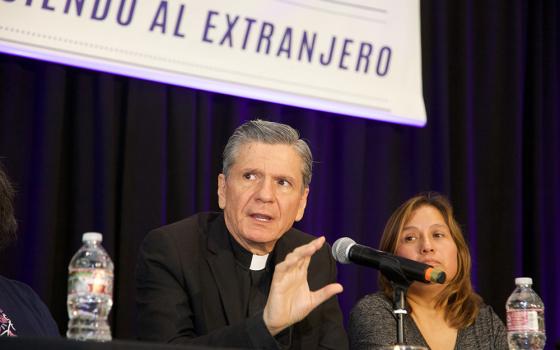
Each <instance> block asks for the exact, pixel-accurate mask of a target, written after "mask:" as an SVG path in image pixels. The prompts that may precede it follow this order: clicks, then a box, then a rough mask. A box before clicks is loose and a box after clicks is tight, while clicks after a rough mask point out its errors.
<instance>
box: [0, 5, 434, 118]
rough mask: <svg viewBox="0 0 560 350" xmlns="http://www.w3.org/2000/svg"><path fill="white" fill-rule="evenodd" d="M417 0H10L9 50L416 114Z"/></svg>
mask: <svg viewBox="0 0 560 350" xmlns="http://www.w3.org/2000/svg"><path fill="white" fill-rule="evenodd" d="M419 12H420V4H419V1H418V0H237V1H232V0H204V1H202V0H197V1H194V0H0V51H2V52H5V53H10V54H16V55H22V56H26V57H32V58H37V59H42V60H47V61H53V62H60V63H64V64H69V65H75V66H79V67H84V68H90V69H95V70H101V71H106V72H111V73H116V74H124V75H128V76H132V77H137V78H142V79H149V80H154V81H159V82H164V83H171V84H176V85H181V86H187V87H192V88H197V89H203V90H209V91H216V92H220V93H226V94H231V95H236V96H243V97H249V98H254V99H259V100H265V101H271V102H276V103H282V104H288V105H294V106H299V107H305V108H312V109H318V110H322V111H327V112H334V113H340V114H346V115H352V116H358V117H363V118H369V119H377V120H384V121H390V122H397V123H403V124H410V125H416V126H423V125H424V124H425V123H426V112H425V108H424V101H423V97H422V74H421V57H420V53H421V50H420V13H419Z"/></svg>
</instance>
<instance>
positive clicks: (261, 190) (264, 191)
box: [256, 178, 274, 202]
mask: <svg viewBox="0 0 560 350" xmlns="http://www.w3.org/2000/svg"><path fill="white" fill-rule="evenodd" d="M256 194H257V200H260V201H263V202H270V201H272V200H273V199H274V181H273V180H272V179H268V178H264V179H263V180H262V181H261V182H260V183H259V187H258V189H257V193H256Z"/></svg>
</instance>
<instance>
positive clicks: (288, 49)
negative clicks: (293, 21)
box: [276, 27, 292, 58]
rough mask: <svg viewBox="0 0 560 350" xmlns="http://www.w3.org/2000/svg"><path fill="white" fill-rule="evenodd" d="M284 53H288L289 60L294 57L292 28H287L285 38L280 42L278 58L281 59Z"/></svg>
mask: <svg viewBox="0 0 560 350" xmlns="http://www.w3.org/2000/svg"><path fill="white" fill-rule="evenodd" d="M282 52H284V53H286V55H287V56H288V58H290V56H291V55H292V28H291V27H287V28H286V31H284V36H283V37H282V40H281V41H280V46H279V47H278V51H277V52H276V56H278V57H280V54H282Z"/></svg>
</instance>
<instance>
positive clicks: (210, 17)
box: [202, 11, 219, 43]
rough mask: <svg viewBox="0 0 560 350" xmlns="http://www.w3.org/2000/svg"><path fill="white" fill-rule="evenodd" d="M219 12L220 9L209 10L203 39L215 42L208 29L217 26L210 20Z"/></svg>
mask: <svg viewBox="0 0 560 350" xmlns="http://www.w3.org/2000/svg"><path fill="white" fill-rule="evenodd" d="M218 13H219V12H218V11H208V16H207V17H206V25H205V26H204V34H202V41H206V42H207V43H213V41H212V39H209V38H208V29H210V28H216V26H215V25H213V24H210V20H211V19H212V16H214V15H217V14H218Z"/></svg>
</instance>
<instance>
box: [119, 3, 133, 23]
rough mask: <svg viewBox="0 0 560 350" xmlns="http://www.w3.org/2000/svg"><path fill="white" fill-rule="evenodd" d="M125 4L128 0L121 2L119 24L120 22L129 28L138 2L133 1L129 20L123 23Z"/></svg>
mask: <svg viewBox="0 0 560 350" xmlns="http://www.w3.org/2000/svg"><path fill="white" fill-rule="evenodd" d="M125 2H126V0H121V6H119V13H118V14H117V22H119V24H120V25H123V26H127V25H129V24H130V21H132V16H133V15H134V8H135V7H136V0H132V4H131V5H130V10H129V11H128V18H127V19H126V21H123V19H122V18H121V17H122V14H123V9H124V3H125Z"/></svg>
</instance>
